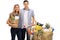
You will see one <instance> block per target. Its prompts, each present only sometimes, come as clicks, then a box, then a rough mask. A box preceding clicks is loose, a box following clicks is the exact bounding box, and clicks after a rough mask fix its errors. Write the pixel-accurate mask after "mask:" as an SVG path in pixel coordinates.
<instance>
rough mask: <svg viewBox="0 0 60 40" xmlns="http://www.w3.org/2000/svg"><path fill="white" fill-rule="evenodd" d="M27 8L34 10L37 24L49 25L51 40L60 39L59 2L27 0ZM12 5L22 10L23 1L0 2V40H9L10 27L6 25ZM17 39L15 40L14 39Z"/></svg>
mask: <svg viewBox="0 0 60 40" xmlns="http://www.w3.org/2000/svg"><path fill="white" fill-rule="evenodd" d="M29 2H30V5H29V7H30V8H31V9H33V10H34V13H35V18H36V20H37V21H38V22H40V23H43V24H45V23H46V22H48V23H50V25H51V26H52V27H54V29H55V31H54V36H53V40H59V39H60V31H59V30H60V15H59V14H60V0H29ZM14 4H19V5H20V8H21V9H22V8H23V0H0V40H11V37H10V27H9V26H8V25H7V24H6V21H7V19H8V17H9V13H10V12H12V10H13V6H14ZM16 39H17V38H16Z"/></svg>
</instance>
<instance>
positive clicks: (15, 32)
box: [11, 28, 22, 40]
mask: <svg viewBox="0 0 60 40" xmlns="http://www.w3.org/2000/svg"><path fill="white" fill-rule="evenodd" d="M16 35H17V38H18V40H22V37H21V35H22V34H21V28H11V40H15V36H16Z"/></svg>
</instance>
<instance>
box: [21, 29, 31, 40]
mask: <svg viewBox="0 0 60 40" xmlns="http://www.w3.org/2000/svg"><path fill="white" fill-rule="evenodd" d="M25 32H27V30H26V29H25V28H23V29H22V30H21V33H22V40H24V39H25ZM27 40H30V35H29V34H28V32H27Z"/></svg>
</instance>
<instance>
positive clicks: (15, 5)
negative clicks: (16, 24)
mask: <svg viewBox="0 0 60 40" xmlns="http://www.w3.org/2000/svg"><path fill="white" fill-rule="evenodd" d="M16 6H18V7H19V8H20V6H19V4H15V5H14V8H13V12H12V13H15V12H16V10H15V7H16ZM19 13H20V10H19V11H18V14H19Z"/></svg>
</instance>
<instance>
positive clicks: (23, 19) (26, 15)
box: [19, 0, 35, 40]
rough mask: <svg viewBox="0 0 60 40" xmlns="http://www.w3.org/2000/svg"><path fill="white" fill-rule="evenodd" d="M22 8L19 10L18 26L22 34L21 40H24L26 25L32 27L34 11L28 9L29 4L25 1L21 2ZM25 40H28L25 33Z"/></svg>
mask: <svg viewBox="0 0 60 40" xmlns="http://www.w3.org/2000/svg"><path fill="white" fill-rule="evenodd" d="M23 5H24V8H23V9H21V15H20V21H19V26H20V27H21V29H22V30H21V33H22V40H24V39H25V32H27V30H26V29H27V27H28V25H31V26H32V25H34V21H35V18H34V11H33V10H31V9H29V7H28V5H29V2H28V1H27V0H25V1H24V2H23ZM31 21H32V22H31ZM27 40H30V36H29V34H28V32H27Z"/></svg>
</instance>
